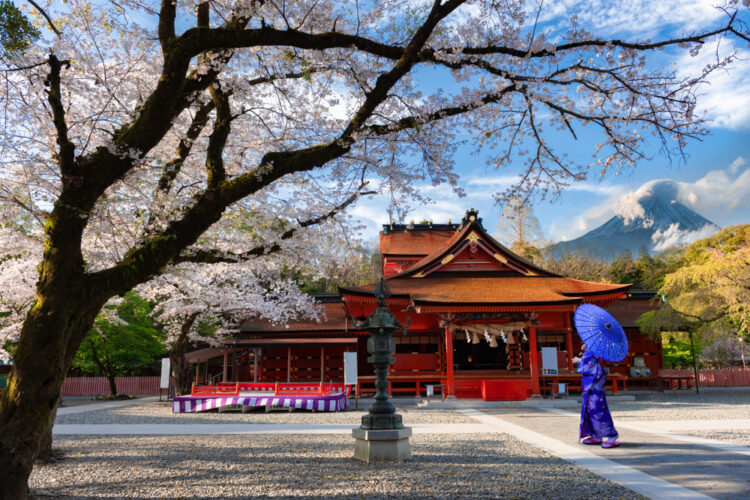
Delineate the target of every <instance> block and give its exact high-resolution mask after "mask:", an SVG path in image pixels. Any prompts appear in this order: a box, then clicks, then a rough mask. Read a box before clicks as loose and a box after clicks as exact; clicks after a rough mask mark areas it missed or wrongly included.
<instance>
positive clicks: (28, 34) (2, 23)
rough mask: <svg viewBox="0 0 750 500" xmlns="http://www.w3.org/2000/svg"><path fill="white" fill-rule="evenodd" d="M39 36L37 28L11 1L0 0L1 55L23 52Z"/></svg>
mask: <svg viewBox="0 0 750 500" xmlns="http://www.w3.org/2000/svg"><path fill="white" fill-rule="evenodd" d="M38 38H39V30H38V29H37V28H36V27H35V26H34V25H33V24H31V22H29V20H28V19H27V18H26V16H25V15H23V12H21V11H20V10H18V7H16V6H15V5H14V4H13V2H11V1H9V0H0V45H2V48H3V57H13V56H14V55H16V54H18V53H20V52H23V51H24V50H26V49H27V48H29V47H30V46H31V44H32V43H34V41H35V40H36V39H38Z"/></svg>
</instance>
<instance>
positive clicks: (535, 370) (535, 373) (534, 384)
mask: <svg viewBox="0 0 750 500" xmlns="http://www.w3.org/2000/svg"><path fill="white" fill-rule="evenodd" d="M529 365H531V366H530V367H529V368H530V370H531V394H532V395H535V394H536V395H539V394H541V391H540V390H539V359H538V357H537V351H536V327H535V326H530V327H529Z"/></svg>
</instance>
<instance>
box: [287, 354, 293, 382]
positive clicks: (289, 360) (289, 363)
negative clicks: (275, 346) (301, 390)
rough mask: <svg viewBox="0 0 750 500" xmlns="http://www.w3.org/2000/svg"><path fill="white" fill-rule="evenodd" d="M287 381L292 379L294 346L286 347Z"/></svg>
mask: <svg viewBox="0 0 750 500" xmlns="http://www.w3.org/2000/svg"><path fill="white" fill-rule="evenodd" d="M286 381H287V382H291V381H292V348H291V347H287V348H286Z"/></svg>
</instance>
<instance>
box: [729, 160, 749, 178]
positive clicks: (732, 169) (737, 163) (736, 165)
mask: <svg viewBox="0 0 750 500" xmlns="http://www.w3.org/2000/svg"><path fill="white" fill-rule="evenodd" d="M746 164H747V160H745V159H744V158H743V157H741V156H738V157H737V159H736V160H734V161H733V162H732V163H730V164H729V173H730V174H736V173H737V171H738V170H739V169H740V167H744V166H745V165H746Z"/></svg>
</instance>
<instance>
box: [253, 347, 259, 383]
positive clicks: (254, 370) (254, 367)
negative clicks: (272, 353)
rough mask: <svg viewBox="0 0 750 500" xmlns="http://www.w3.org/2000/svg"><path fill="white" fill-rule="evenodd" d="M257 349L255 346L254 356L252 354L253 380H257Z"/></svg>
mask: <svg viewBox="0 0 750 500" xmlns="http://www.w3.org/2000/svg"><path fill="white" fill-rule="evenodd" d="M258 353H259V350H258V348H257V347H256V348H255V356H253V382H257V381H258V356H259V354H258Z"/></svg>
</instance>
